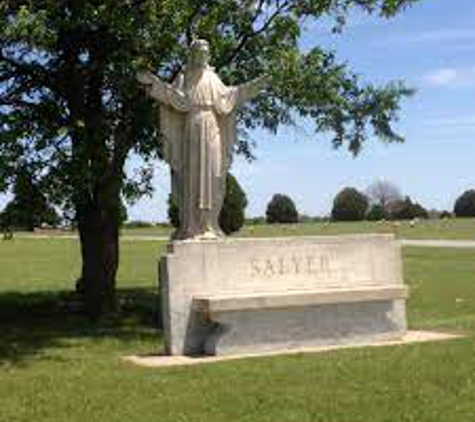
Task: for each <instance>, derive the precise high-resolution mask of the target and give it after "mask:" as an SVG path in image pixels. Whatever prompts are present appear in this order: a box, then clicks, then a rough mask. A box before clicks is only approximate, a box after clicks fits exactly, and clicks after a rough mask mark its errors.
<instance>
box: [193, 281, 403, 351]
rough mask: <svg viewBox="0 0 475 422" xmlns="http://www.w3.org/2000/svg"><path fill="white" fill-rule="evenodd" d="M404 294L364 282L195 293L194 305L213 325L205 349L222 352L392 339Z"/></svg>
mask: <svg viewBox="0 0 475 422" xmlns="http://www.w3.org/2000/svg"><path fill="white" fill-rule="evenodd" d="M406 298H407V288H406V287H405V286H397V285H395V286H383V287H381V286H366V287H359V288H352V289H332V290H321V289H317V290H300V291H299V290H295V291H293V290H290V291H287V292H262V293H258V294H242V293H241V294H239V293H238V294H227V295H216V296H197V297H195V298H194V299H193V308H194V311H195V312H197V313H198V314H200V315H201V317H202V318H203V321H204V322H203V324H205V325H209V326H210V327H213V328H211V329H210V333H209V335H208V336H207V340H206V342H205V344H204V352H205V353H206V354H209V355H226V354H234V353H259V352H268V351H274V350H279V349H296V348H305V347H313V346H323V345H329V344H338V343H341V342H344V343H348V342H349V341H351V342H352V343H357V342H369V341H373V340H376V339H377V340H390V339H396V338H398V337H400V336H401V335H402V334H404V331H405V328H406V327H405V319H404V315H403V314H401V309H400V307H397V306H394V301H395V300H398V299H400V300H404V299H406ZM345 304H346V305H347V306H345ZM330 305H333V306H330ZM358 309H360V311H358ZM362 309H364V313H363V315H362V313H361V310H362ZM322 311H323V313H325V314H326V315H325V317H324V318H322ZM402 311H403V310H402Z"/></svg>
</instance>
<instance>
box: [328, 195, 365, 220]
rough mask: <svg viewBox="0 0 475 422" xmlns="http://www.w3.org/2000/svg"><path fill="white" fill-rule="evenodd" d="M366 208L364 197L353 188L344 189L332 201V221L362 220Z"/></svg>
mask: <svg viewBox="0 0 475 422" xmlns="http://www.w3.org/2000/svg"><path fill="white" fill-rule="evenodd" d="M368 206H369V202H368V198H367V197H366V195H364V194H362V193H361V192H359V191H358V190H357V189H355V188H345V189H343V190H342V191H341V192H340V193H338V195H337V196H336V197H335V199H334V201H333V209H332V219H333V220H335V221H361V220H364V218H365V216H366V212H367V210H368Z"/></svg>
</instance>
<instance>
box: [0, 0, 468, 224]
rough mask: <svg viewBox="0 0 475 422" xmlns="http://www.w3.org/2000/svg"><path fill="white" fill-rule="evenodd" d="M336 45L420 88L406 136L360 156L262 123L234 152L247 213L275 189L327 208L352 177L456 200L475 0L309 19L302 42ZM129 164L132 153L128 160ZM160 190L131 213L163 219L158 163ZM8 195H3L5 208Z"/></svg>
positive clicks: (372, 145) (408, 104)
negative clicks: (334, 29)
mask: <svg viewBox="0 0 475 422" xmlns="http://www.w3.org/2000/svg"><path fill="white" fill-rule="evenodd" d="M315 44H320V45H323V46H327V47H329V48H332V49H334V50H335V51H336V52H337V56H338V57H339V59H340V60H341V61H343V62H347V63H348V65H349V66H350V67H351V68H352V69H353V70H354V71H356V72H357V73H358V74H359V75H360V76H361V77H362V78H363V79H364V80H367V81H371V82H375V83H386V82H390V81H393V80H404V81H405V82H406V83H407V84H408V85H409V86H411V87H413V88H415V89H416V90H417V92H416V95H415V96H414V97H412V98H410V99H408V100H406V101H404V103H403V107H402V113H401V115H400V116H401V118H400V121H399V123H398V125H397V128H398V131H399V132H400V133H402V134H403V135H404V137H405V138H406V142H405V143H404V144H391V145H385V144H382V143H380V142H379V141H378V140H377V139H374V138H371V139H370V140H369V141H368V142H367V144H366V147H365V149H364V150H363V151H362V153H361V154H360V155H359V156H358V157H356V158H353V157H352V155H351V154H350V153H348V152H347V151H346V150H343V149H340V150H335V149H333V148H332V146H331V143H330V142H329V141H328V138H325V137H324V136H322V135H320V134H318V133H315V132H314V131H313V130H312V126H311V124H309V122H305V121H299V122H298V125H297V127H283V128H281V130H279V132H278V133H277V135H274V134H271V133H269V132H267V131H262V130H257V131H255V132H253V133H252V134H251V135H252V137H253V139H255V140H256V149H255V150H254V153H255V155H256V157H257V159H256V160H255V161H253V162H250V163H249V162H247V161H245V160H243V159H241V158H239V157H238V158H237V159H235V160H234V163H233V167H232V169H231V171H232V173H233V174H234V175H235V176H236V177H237V179H238V181H239V183H240V184H241V185H242V187H243V189H244V191H245V192H246V195H247V198H248V202H249V205H248V208H247V215H248V216H259V215H264V214H265V209H266V205H267V203H268V202H269V200H270V198H271V197H272V195H273V194H275V193H283V194H287V195H289V196H291V197H292V198H293V199H294V201H295V203H296V206H297V208H298V210H299V212H300V213H302V214H307V215H326V214H328V213H329V212H330V210H331V205H332V201H333V198H334V196H335V194H336V193H337V192H338V191H339V190H341V189H342V188H344V187H346V186H353V187H356V188H358V189H360V190H365V189H366V188H367V187H368V185H369V184H370V183H371V182H373V181H375V180H379V179H384V180H389V181H391V182H393V183H394V184H396V185H397V186H398V187H399V188H400V190H401V191H402V192H403V193H404V194H405V195H409V196H410V197H411V198H412V199H414V200H416V201H418V202H420V203H421V204H423V205H424V206H425V207H427V208H436V209H440V210H442V209H449V210H451V209H452V208H453V204H454V201H455V200H456V198H457V197H458V196H459V195H460V194H461V193H462V192H463V191H464V190H466V189H470V188H475V171H473V168H474V165H475V1H473V0H450V1H449V0H422V1H421V2H420V3H419V4H417V5H416V6H413V7H411V8H409V9H407V10H406V11H405V12H403V13H402V14H401V15H399V16H397V17H396V18H393V19H391V20H382V19H379V18H377V17H368V16H366V15H362V14H353V15H352V17H351V19H350V20H349V22H348V26H347V27H346V28H345V30H344V31H343V33H342V34H331V33H330V31H329V28H328V26H327V25H324V24H321V23H318V24H315V23H308V24H307V25H306V26H305V28H304V36H303V39H302V47H303V48H304V49H305V48H308V47H309V46H311V45H315ZM130 165H131V167H132V166H133V165H134V161H133V160H132V162H131V163H130ZM154 184H155V187H156V192H155V194H154V195H153V197H152V198H146V199H143V200H141V201H140V202H138V203H137V204H135V205H134V206H132V207H130V208H129V219H133V220H147V221H165V220H166V199H167V197H168V192H169V178H168V171H167V168H166V166H165V165H164V164H163V163H161V164H157V171H156V176H155V178H154ZM5 200H6V198H5V197H3V198H0V208H1V207H2V205H3V204H4V202H5Z"/></svg>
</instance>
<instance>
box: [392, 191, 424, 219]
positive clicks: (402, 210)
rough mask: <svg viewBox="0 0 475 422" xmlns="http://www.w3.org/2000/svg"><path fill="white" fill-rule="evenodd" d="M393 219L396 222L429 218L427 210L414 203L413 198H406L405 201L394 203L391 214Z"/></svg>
mask: <svg viewBox="0 0 475 422" xmlns="http://www.w3.org/2000/svg"><path fill="white" fill-rule="evenodd" d="M391 218H392V219H394V220H412V219H414V218H429V213H428V212H427V210H426V209H425V208H424V207H423V206H422V205H420V204H418V203H417V202H412V200H411V198H410V197H408V196H406V199H404V201H397V202H395V203H394V205H393V207H392V212H391Z"/></svg>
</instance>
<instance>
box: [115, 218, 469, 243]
mask: <svg viewBox="0 0 475 422" xmlns="http://www.w3.org/2000/svg"><path fill="white" fill-rule="evenodd" d="M355 233H394V234H395V235H396V236H397V237H398V238H400V239H452V240H475V219H456V218H454V219H448V220H426V221H424V220H421V221H418V222H417V223H416V224H415V226H414V227H412V226H411V223H410V222H409V221H401V222H377V223H376V222H368V221H364V222H355V223H301V224H275V225H267V224H262V225H246V226H244V227H243V229H242V230H241V231H240V232H238V233H236V234H234V236H239V237H240V236H246V237H247V236H257V237H266V236H271V237H276V236H305V235H306V236H310V235H337V234H355ZM169 234H170V229H167V228H166V227H157V228H154V227H152V228H147V227H146V228H139V229H124V230H123V235H125V236H169Z"/></svg>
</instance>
